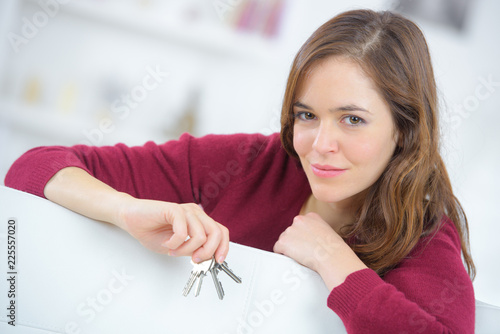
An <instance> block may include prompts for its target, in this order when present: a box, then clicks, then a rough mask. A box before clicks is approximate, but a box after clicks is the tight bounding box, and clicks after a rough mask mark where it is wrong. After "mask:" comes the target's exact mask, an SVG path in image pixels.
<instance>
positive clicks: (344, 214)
mask: <svg viewBox="0 0 500 334" xmlns="http://www.w3.org/2000/svg"><path fill="white" fill-rule="evenodd" d="M357 204H359V198H348V199H345V200H343V201H341V202H335V203H327V202H322V201H319V200H318V199H316V197H314V195H313V194H311V195H310V196H309V198H308V199H307V201H306V202H305V203H304V206H303V207H302V210H301V211H300V214H301V215H305V214H307V213H309V212H315V213H317V214H318V215H319V216H320V217H321V218H323V220H324V221H325V222H327V223H328V224H329V225H330V226H331V227H332V228H333V229H334V230H335V232H337V233H339V232H340V230H341V229H342V227H344V226H346V225H349V224H352V223H353V222H354V219H355V215H354V214H355V211H356V207H357Z"/></svg>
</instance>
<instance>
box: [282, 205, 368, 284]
mask: <svg viewBox="0 0 500 334" xmlns="http://www.w3.org/2000/svg"><path fill="white" fill-rule="evenodd" d="M274 252H275V253H281V254H283V255H286V256H288V257H290V258H292V259H294V260H295V261H297V262H298V263H300V264H302V265H304V266H306V267H308V268H310V269H312V270H314V271H316V272H317V273H318V274H320V275H321V277H322V278H323V281H324V282H325V284H326V286H327V288H328V289H329V290H332V289H333V288H335V287H336V286H338V285H340V284H342V283H343V282H344V281H345V279H346V277H347V276H348V275H349V274H351V273H353V272H355V271H358V270H361V269H365V268H367V267H366V265H365V264H364V263H363V262H362V261H361V260H360V259H359V258H358V256H357V255H356V254H355V253H354V252H353V250H352V249H351V248H350V247H349V246H348V245H347V244H346V243H345V241H344V240H343V239H342V238H341V237H340V236H339V235H338V234H337V233H336V232H335V230H334V229H333V228H332V227H331V226H330V225H328V223H326V222H325V221H324V220H323V219H322V218H321V217H320V216H319V215H318V214H316V213H308V214H306V215H303V216H302V215H300V216H296V217H295V218H294V220H293V223H292V225H291V226H290V227H288V228H287V229H286V230H285V231H284V232H283V233H282V234H281V235H280V237H279V239H278V241H277V242H276V244H275V245H274Z"/></svg>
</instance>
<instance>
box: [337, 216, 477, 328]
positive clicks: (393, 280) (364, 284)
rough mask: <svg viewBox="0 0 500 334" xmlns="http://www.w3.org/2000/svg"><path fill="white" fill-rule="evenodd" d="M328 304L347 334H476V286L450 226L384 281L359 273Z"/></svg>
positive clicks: (424, 243) (425, 242) (369, 273)
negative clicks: (474, 289) (469, 274)
mask: <svg viewBox="0 0 500 334" xmlns="http://www.w3.org/2000/svg"><path fill="white" fill-rule="evenodd" d="M327 303H328V307H330V308H331V309H332V310H333V311H335V312H336V313H337V314H338V315H339V317H340V318H341V319H342V321H343V322H344V325H345V327H346V329H347V332H348V333H474V324H475V299H474V291H473V287H472V282H471V280H470V278H469V276H468V274H467V272H466V270H465V268H464V265H463V263H462V258H461V251H460V241H459V238H458V233H457V231H456V229H455V227H454V225H453V223H451V222H449V221H448V222H447V223H445V224H444V225H443V226H442V227H441V229H440V230H439V232H437V233H436V234H435V235H433V236H431V237H427V238H424V239H422V240H421V241H420V242H419V244H418V245H417V246H416V247H415V249H414V250H413V251H412V252H411V253H410V255H409V257H407V258H406V259H405V260H403V261H402V262H401V263H400V265H398V267H396V268H395V269H393V270H392V271H390V272H388V273H387V274H386V276H385V277H384V278H383V279H382V278H380V277H379V276H378V275H377V274H376V273H375V272H374V271H373V270H371V269H364V270H360V271H357V272H354V273H352V274H351V275H349V276H348V277H347V279H346V280H345V282H344V283H342V284H341V285H339V286H338V287H336V288H334V289H333V290H332V292H331V293H330V295H329V297H328V301H327Z"/></svg>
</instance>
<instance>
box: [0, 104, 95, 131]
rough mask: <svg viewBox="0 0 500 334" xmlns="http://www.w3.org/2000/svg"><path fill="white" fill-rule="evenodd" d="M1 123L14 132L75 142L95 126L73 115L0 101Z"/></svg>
mask: <svg viewBox="0 0 500 334" xmlns="http://www.w3.org/2000/svg"><path fill="white" fill-rule="evenodd" d="M0 121H1V122H2V123H3V124H4V125H6V126H7V127H9V128H11V129H13V130H14V131H17V130H21V131H26V132H29V133H33V134H37V135H42V136H46V137H50V138H63V139H64V140H65V141H68V140H69V141H74V140H78V139H80V138H82V133H81V131H82V130H83V129H91V128H92V127H95V124H94V125H93V124H91V123H90V122H89V121H88V120H84V119H82V118H77V117H75V116H72V115H63V114H56V113H55V112H52V111H51V110H47V109H43V108H39V107H32V106H20V105H18V104H16V103H14V102H11V101H5V100H0Z"/></svg>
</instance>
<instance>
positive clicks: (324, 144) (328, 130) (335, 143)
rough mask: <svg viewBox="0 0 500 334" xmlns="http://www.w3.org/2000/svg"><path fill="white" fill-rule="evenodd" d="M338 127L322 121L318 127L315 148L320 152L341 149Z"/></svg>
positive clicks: (324, 152)
mask: <svg viewBox="0 0 500 334" xmlns="http://www.w3.org/2000/svg"><path fill="white" fill-rule="evenodd" d="M338 137H339V134H338V129H335V127H334V126H331V125H329V124H325V123H321V124H320V126H319V127H318V128H317V133H316V138H315V139H314V142H313V149H314V150H315V151H317V152H318V153H320V154H326V153H330V152H338V150H339V138H338Z"/></svg>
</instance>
